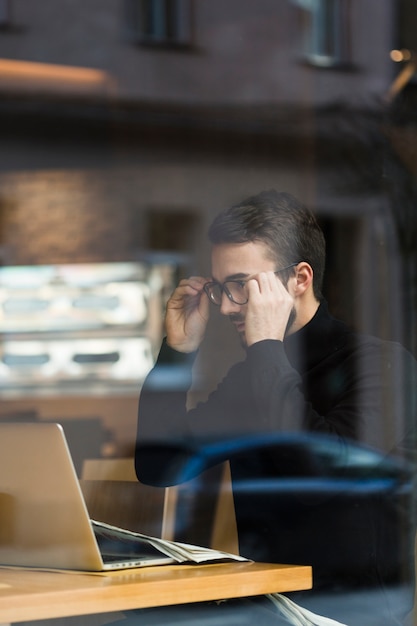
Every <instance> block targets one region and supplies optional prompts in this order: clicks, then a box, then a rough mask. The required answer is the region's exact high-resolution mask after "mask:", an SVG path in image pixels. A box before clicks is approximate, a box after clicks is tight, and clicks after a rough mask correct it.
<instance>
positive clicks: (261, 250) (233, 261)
mask: <svg viewBox="0 0 417 626" xmlns="http://www.w3.org/2000/svg"><path fill="white" fill-rule="evenodd" d="M277 269H279V268H278V267H277V262H276V261H274V260H272V259H271V256H270V255H269V256H268V248H267V246H266V245H265V244H263V243H261V242H248V243H230V244H229V243H225V244H218V245H214V246H213V248H212V255H211V270H212V278H213V280H215V281H217V282H218V283H220V284H223V283H224V282H225V281H228V280H245V279H248V278H253V277H254V276H256V275H257V274H259V273H260V272H270V271H273V272H274V271H276V270H277ZM277 280H278V278H277ZM247 306H248V305H247V304H243V305H241V304H236V303H235V302H232V300H230V298H228V296H227V295H226V294H225V293H224V292H223V295H222V301H221V305H220V312H221V313H222V314H223V315H227V316H228V317H229V319H230V321H231V322H232V323H233V325H234V326H235V328H236V330H237V332H238V333H239V337H240V340H241V343H242V345H243V346H244V347H245V346H246V339H245V317H246V311H247ZM294 318H295V311H293V313H292V314H291V317H290V321H289V325H290V324H292V323H293V321H294Z"/></svg>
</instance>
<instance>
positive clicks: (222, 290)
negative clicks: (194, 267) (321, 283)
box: [203, 261, 301, 306]
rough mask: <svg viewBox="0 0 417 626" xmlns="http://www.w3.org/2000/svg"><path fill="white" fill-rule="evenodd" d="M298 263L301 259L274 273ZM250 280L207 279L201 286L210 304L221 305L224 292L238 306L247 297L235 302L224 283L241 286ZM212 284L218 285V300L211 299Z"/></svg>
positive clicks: (283, 270) (242, 304)
mask: <svg viewBox="0 0 417 626" xmlns="http://www.w3.org/2000/svg"><path fill="white" fill-rule="evenodd" d="M300 263H301V261H297V263H291V265H286V266H285V267H281V269H279V270H275V271H274V274H276V275H278V274H280V273H281V272H285V270H289V269H291V268H292V267H296V266H297V265H299V264H300ZM250 280H252V278H241V279H232V280H225V281H224V283H218V282H217V281H216V280H209V281H207V282H206V283H205V285H204V286H203V289H204V291H205V293H206V295H207V297H208V299H209V300H210V302H211V303H212V304H214V305H215V306H221V299H222V296H223V293H225V294H226V296H227V297H228V298H229V300H230V301H231V302H233V303H234V304H237V305H238V306H244V305H245V304H247V303H248V302H249V298H246V300H245V302H236V300H234V299H233V296H232V294H231V293H230V291H229V290H228V288H227V287H226V285H227V283H236V284H238V285H240V286H241V287H243V286H244V285H245V284H246V283H247V282H249V281H250ZM213 286H217V287H220V293H221V296H220V302H216V301H215V300H214V299H213V297H212V292H211V291H210V289H211V287H213Z"/></svg>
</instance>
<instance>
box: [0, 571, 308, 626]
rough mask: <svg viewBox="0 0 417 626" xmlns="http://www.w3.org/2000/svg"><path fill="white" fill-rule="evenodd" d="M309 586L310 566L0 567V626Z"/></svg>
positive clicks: (296, 589) (293, 589)
mask: <svg viewBox="0 0 417 626" xmlns="http://www.w3.org/2000/svg"><path fill="white" fill-rule="evenodd" d="M311 586H312V572H311V567H309V566H302V565H277V564H265V563H251V562H243V563H238V562H236V563H216V564H210V565H173V566H160V567H146V568H142V569H132V570H123V571H121V572H106V573H100V574H90V573H79V572H51V571H39V570H37V571H36V570H30V569H22V568H0V624H9V623H13V622H19V621H30V620H38V619H48V618H56V617H68V616H76V615H92V614H97V613H109V612H114V611H127V610H129V609H135V608H136V609H137V608H146V607H152V606H166V605H173V604H184V603H189V602H199V601H205V600H220V599H225V598H238V597H246V596H255V595H262V594H265V593H274V592H285V591H298V590H301V589H310V588H311Z"/></svg>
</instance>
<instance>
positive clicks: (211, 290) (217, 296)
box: [205, 283, 222, 305]
mask: <svg viewBox="0 0 417 626" xmlns="http://www.w3.org/2000/svg"><path fill="white" fill-rule="evenodd" d="M205 290H206V293H207V295H208V297H209V298H210V300H211V301H212V302H213V303H214V304H217V305H220V304H221V302H222V289H221V287H220V285H217V284H216V283H211V284H208V285H206V287H205Z"/></svg>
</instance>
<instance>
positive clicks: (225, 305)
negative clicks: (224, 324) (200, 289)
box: [220, 291, 240, 315]
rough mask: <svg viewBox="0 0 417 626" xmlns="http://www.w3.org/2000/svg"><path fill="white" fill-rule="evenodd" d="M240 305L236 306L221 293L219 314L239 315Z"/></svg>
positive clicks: (225, 294)
mask: <svg viewBox="0 0 417 626" xmlns="http://www.w3.org/2000/svg"><path fill="white" fill-rule="evenodd" d="M239 311H240V304H236V303H235V302H233V301H232V300H231V299H230V298H229V297H228V295H227V293H225V292H224V291H223V293H222V302H221V304H220V313H221V314H222V315H231V314H232V313H239Z"/></svg>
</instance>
